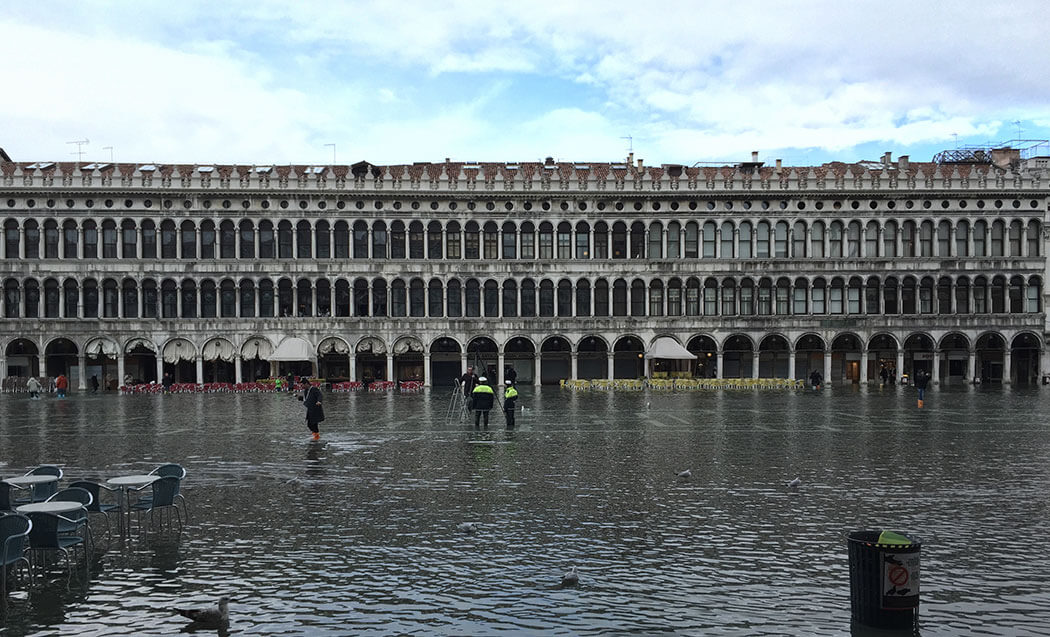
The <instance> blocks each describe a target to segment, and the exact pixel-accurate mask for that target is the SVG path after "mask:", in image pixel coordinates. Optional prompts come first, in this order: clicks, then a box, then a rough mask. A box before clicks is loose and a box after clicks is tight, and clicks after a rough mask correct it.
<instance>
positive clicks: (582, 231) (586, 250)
mask: <svg viewBox="0 0 1050 637" xmlns="http://www.w3.org/2000/svg"><path fill="white" fill-rule="evenodd" d="M576 258H577V259H578V260H581V261H583V260H587V259H590V258H591V226H590V224H589V223H587V222H586V221H581V222H579V223H577V224H576Z"/></svg>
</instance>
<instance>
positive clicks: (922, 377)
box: [915, 369, 930, 409]
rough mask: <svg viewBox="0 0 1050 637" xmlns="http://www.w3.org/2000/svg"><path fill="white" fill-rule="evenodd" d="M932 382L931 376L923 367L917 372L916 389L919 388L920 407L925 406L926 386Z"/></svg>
mask: <svg viewBox="0 0 1050 637" xmlns="http://www.w3.org/2000/svg"><path fill="white" fill-rule="evenodd" d="M929 384H930V377H929V376H927V375H926V372H924V371H922V370H921V369H920V370H919V371H917V372H916V373H915V389H917V390H919V409H922V408H923V403H924V400H925V398H926V387H927V386H929Z"/></svg>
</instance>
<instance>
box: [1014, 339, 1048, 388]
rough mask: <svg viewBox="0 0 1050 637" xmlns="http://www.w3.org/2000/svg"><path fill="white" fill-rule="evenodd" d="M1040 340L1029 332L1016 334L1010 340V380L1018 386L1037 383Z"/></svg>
mask: <svg viewBox="0 0 1050 637" xmlns="http://www.w3.org/2000/svg"><path fill="white" fill-rule="evenodd" d="M1042 349H1043V346H1042V339H1041V338H1040V337H1039V335H1038V334H1035V333H1034V332H1029V331H1022V332H1018V333H1017V334H1015V335H1014V337H1013V338H1012V339H1010V367H1011V369H1010V379H1011V381H1012V382H1014V383H1017V384H1019V385H1035V384H1038V383H1039V360H1040V358H1041V356H1042Z"/></svg>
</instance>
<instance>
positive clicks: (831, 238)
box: [828, 223, 842, 259]
mask: <svg viewBox="0 0 1050 637" xmlns="http://www.w3.org/2000/svg"><path fill="white" fill-rule="evenodd" d="M828 245H829V247H830V248H831V250H830V254H828V256H829V257H831V258H832V259H835V258H839V257H841V256H842V228H841V227H840V226H839V225H838V224H835V223H833V224H831V227H830V228H828Z"/></svg>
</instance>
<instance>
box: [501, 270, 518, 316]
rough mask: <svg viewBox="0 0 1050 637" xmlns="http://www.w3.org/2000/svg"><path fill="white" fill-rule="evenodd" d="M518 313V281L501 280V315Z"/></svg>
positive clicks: (515, 314)
mask: <svg viewBox="0 0 1050 637" xmlns="http://www.w3.org/2000/svg"><path fill="white" fill-rule="evenodd" d="M517 315H518V283H517V281H515V280H514V279H507V280H506V281H504V282H503V316H509V317H515V316H517Z"/></svg>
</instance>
